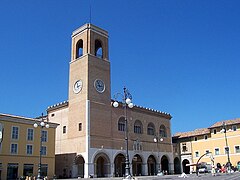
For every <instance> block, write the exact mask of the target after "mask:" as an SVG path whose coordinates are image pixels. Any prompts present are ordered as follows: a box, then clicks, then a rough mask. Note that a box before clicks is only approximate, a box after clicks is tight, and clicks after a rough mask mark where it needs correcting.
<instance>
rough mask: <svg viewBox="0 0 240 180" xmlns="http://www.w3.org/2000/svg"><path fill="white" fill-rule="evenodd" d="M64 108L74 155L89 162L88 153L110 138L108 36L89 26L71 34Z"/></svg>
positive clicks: (86, 25) (97, 28)
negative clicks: (67, 84) (81, 156)
mask: <svg viewBox="0 0 240 180" xmlns="http://www.w3.org/2000/svg"><path fill="white" fill-rule="evenodd" d="M68 107H69V111H68V139H73V147H74V151H75V152H78V153H81V154H82V155H84V159H85V161H86V160H87V161H88V162H90V161H91V159H90V158H91V157H90V154H91V153H90V152H89V149H90V148H94V147H99V146H100V144H103V142H105V141H106V139H108V138H109V137H110V136H111V128H110V127H109V125H110V124H111V86H110V62H109V59H108V32H107V31H105V30H103V29H100V28H99V27H96V26H94V25H92V24H85V25H84V26H82V27H80V28H79V29H77V30H75V31H74V32H73V33H72V51H71V62H70V71H69V105H68ZM88 162H85V163H87V164H88ZM88 166H89V168H90V169H92V168H93V167H92V168H91V165H88ZM92 166H93V165H92ZM86 171H88V169H85V174H89V173H90V172H86ZM91 173H92V172H91Z"/></svg>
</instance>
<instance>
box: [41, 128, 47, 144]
mask: <svg viewBox="0 0 240 180" xmlns="http://www.w3.org/2000/svg"><path fill="white" fill-rule="evenodd" d="M47 137H48V136H47V131H44V130H42V142H47Z"/></svg>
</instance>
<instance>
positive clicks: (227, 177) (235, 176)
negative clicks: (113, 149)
mask: <svg viewBox="0 0 240 180" xmlns="http://www.w3.org/2000/svg"><path fill="white" fill-rule="evenodd" d="M133 178H134V180H158V179H160V180H164V179H165V180H167V179H195V180H208V179H209V180H211V179H213V180H240V173H239V172H235V173H231V174H216V176H212V174H200V175H199V176H197V175H196V174H188V175H187V177H185V178H183V177H180V175H165V176H137V177H133ZM73 179H77V178H72V179H64V180H73ZM79 179H81V178H79ZM93 179H95V180H122V178H85V179H83V178H82V180H93Z"/></svg>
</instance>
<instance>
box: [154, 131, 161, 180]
mask: <svg viewBox="0 0 240 180" xmlns="http://www.w3.org/2000/svg"><path fill="white" fill-rule="evenodd" d="M153 141H154V142H155V143H157V150H158V162H159V164H158V172H157V176H162V175H163V173H162V172H161V167H160V166H161V160H160V156H159V145H158V143H159V142H162V141H163V138H162V137H159V136H158V135H155V137H154V138H153Z"/></svg>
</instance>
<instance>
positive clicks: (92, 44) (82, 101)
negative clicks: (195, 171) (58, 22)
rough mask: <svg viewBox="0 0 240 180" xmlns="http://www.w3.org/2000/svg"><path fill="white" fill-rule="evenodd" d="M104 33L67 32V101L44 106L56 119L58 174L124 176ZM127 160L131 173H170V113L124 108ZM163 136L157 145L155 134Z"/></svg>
mask: <svg viewBox="0 0 240 180" xmlns="http://www.w3.org/2000/svg"><path fill="white" fill-rule="evenodd" d="M108 50H109V49H108V32H107V31H105V30H103V29H101V28H99V27H96V26H94V25H92V24H85V25H83V26H81V27H80V28H78V29H77V30H75V31H74V32H73V33H72V50H71V60H70V66H69V89H68V95H69V97H68V101H64V102H62V103H58V104H56V105H53V106H50V107H48V109H47V112H48V118H49V121H51V122H55V123H58V124H59V126H58V127H57V129H56V141H55V142H56V145H55V161H56V167H55V168H56V169H55V173H56V175H57V176H58V177H64V178H65V177H66V178H67V177H81V178H83V177H84V178H87V177H88V176H89V175H93V176H94V177H112V176H120V177H123V176H124V174H125V167H124V164H125V154H126V147H125V143H126V141H125V130H126V129H125V127H126V122H125V118H124V109H123V108H122V107H123V106H122V105H121V104H120V106H119V108H114V107H112V106H111V82H110V79H111V78H110V62H109V56H108ZM127 115H128V120H129V121H128V122H129V123H128V126H127V128H128V133H129V146H128V148H129V149H128V150H129V160H130V171H131V174H134V175H153V174H155V173H156V172H155V170H156V169H158V168H159V167H160V163H159V160H160V157H161V168H162V170H164V171H168V172H171V171H172V169H173V167H171V166H172V164H173V154H172V144H171V129H170V119H171V115H170V114H168V113H164V112H161V111H158V110H154V109H150V108H145V107H141V106H137V105H134V107H133V108H132V109H130V108H128V111H127ZM156 134H159V135H161V136H162V137H163V142H164V143H163V142H159V143H161V144H160V145H159V147H161V149H160V150H159V149H158V146H156V144H155V143H154V142H153V138H154V135H156Z"/></svg>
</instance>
